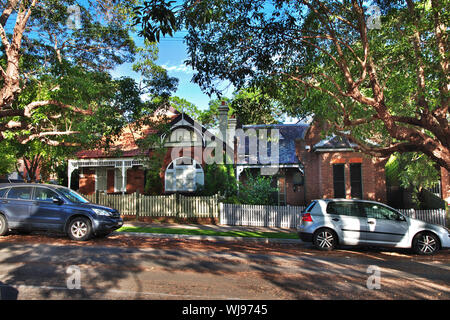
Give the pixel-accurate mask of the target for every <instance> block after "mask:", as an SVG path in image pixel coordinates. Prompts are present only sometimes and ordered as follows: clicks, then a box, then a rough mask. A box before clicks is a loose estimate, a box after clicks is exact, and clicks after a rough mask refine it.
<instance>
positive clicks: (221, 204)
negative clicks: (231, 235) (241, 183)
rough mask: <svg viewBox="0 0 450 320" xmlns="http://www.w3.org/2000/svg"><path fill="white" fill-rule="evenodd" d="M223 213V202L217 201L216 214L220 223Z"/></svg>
mask: <svg viewBox="0 0 450 320" xmlns="http://www.w3.org/2000/svg"><path fill="white" fill-rule="evenodd" d="M223 215H224V213H223V202H219V214H218V216H219V224H222V221H223Z"/></svg>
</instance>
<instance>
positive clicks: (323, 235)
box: [313, 228, 338, 251]
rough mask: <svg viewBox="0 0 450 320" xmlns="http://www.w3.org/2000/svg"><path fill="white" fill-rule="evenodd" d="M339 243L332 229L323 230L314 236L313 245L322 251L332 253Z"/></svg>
mask: <svg viewBox="0 0 450 320" xmlns="http://www.w3.org/2000/svg"><path fill="white" fill-rule="evenodd" d="M337 243H338V238H337V235H336V233H335V232H334V231H333V230H331V229H328V228H322V229H319V230H317V231H316V232H314V234H313V244H314V246H315V247H316V248H317V249H319V250H321V251H331V250H333V249H335V248H336V246H337Z"/></svg>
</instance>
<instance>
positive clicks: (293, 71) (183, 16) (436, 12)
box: [137, 0, 450, 170]
mask: <svg viewBox="0 0 450 320" xmlns="http://www.w3.org/2000/svg"><path fill="white" fill-rule="evenodd" d="M154 2H158V3H165V1H153V2H149V3H150V4H152V3H154ZM370 5H377V7H373V8H370V9H371V10H369V6H370ZM154 7H155V6H153V7H152V8H154ZM162 8H164V9H165V10H163V11H157V10H147V11H145V10H139V9H138V10H137V11H138V12H137V13H138V16H139V13H141V14H142V15H144V16H147V17H150V18H151V19H152V21H153V24H150V25H151V26H152V27H153V29H151V28H148V25H149V23H148V21H147V24H145V23H144V24H143V27H144V30H145V31H146V33H145V34H147V35H148V34H150V33H151V32H150V31H151V30H154V31H160V32H162V33H163V34H164V32H166V33H167V28H168V27H170V26H171V24H168V23H165V24H164V23H162V22H164V21H165V20H164V19H166V18H167V17H170V19H169V20H173V17H175V18H178V19H179V20H178V21H179V24H178V25H177V26H178V27H181V26H184V27H185V28H186V29H187V30H188V34H187V36H186V41H187V45H188V50H189V55H190V56H189V59H188V64H190V65H192V66H193V67H194V68H195V69H196V70H197V73H196V74H195V75H194V77H193V80H194V81H195V82H197V83H198V84H199V85H200V86H201V87H202V88H203V89H204V90H205V91H208V92H214V91H215V90H216V86H215V84H217V83H218V82H220V81H222V80H229V81H230V82H231V83H232V84H233V85H235V86H236V87H237V88H241V87H244V86H256V87H259V88H261V89H262V90H264V91H265V92H267V93H270V94H271V95H272V96H273V97H275V98H277V99H279V100H280V101H281V102H283V105H284V107H285V110H286V111H288V112H290V113H291V114H292V115H301V116H304V115H308V114H309V115H314V116H316V117H319V118H321V119H323V120H326V121H327V122H328V124H329V126H328V128H329V130H330V131H333V132H334V133H337V134H340V135H342V136H346V137H348V138H349V139H351V140H352V141H353V142H355V143H357V144H358V145H359V147H360V149H361V150H363V151H365V152H367V153H370V154H374V155H379V156H387V155H389V154H392V153H393V152H411V151H418V152H422V153H424V154H426V155H427V156H428V157H429V158H431V159H432V160H433V161H435V162H436V163H437V164H439V165H440V166H442V167H444V168H446V169H447V170H450V126H449V90H450V81H449V80H450V76H449V50H448V25H447V23H448V21H449V20H450V19H449V11H448V9H449V7H448V1H445V0H441V1H439V0H429V1H428V0H427V1H425V0H424V1H413V0H406V1H384V0H380V1H373V2H363V1H360V0H347V1H332V0H328V1H315V0H311V1H302V0H299V1H282V0H276V1H272V2H269V1H262V0H240V1H223V0H203V1H185V2H184V4H183V5H182V6H179V7H176V8H174V10H172V11H170V10H169V11H168V10H166V9H167V6H162ZM374 8H375V9H376V10H373V9H374ZM147 9H148V8H147ZM159 12H162V14H160V15H158V13H159ZM171 14H172V15H173V16H171ZM374 19H375V20H374ZM377 19H379V20H380V21H377ZM166 20H167V19H166ZM137 22H139V20H137ZM374 22H376V23H374ZM378 22H380V23H378ZM146 27H147V28H146Z"/></svg>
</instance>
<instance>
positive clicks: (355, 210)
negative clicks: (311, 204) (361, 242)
mask: <svg viewBox="0 0 450 320" xmlns="http://www.w3.org/2000/svg"><path fill="white" fill-rule="evenodd" d="M327 213H328V214H337V215H340V216H351V217H361V216H364V215H363V214H362V213H361V211H360V210H359V207H358V203H356V202H348V201H345V202H330V203H328V206H327Z"/></svg>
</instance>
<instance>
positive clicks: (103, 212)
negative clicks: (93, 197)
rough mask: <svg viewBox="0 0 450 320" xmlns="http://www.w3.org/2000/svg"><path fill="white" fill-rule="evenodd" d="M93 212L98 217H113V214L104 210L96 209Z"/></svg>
mask: <svg viewBox="0 0 450 320" xmlns="http://www.w3.org/2000/svg"><path fill="white" fill-rule="evenodd" d="M92 210H93V211H94V212H95V213H96V214H97V215H98V216H106V217H110V216H111V212H109V211H106V210H103V209H96V208H92Z"/></svg>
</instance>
